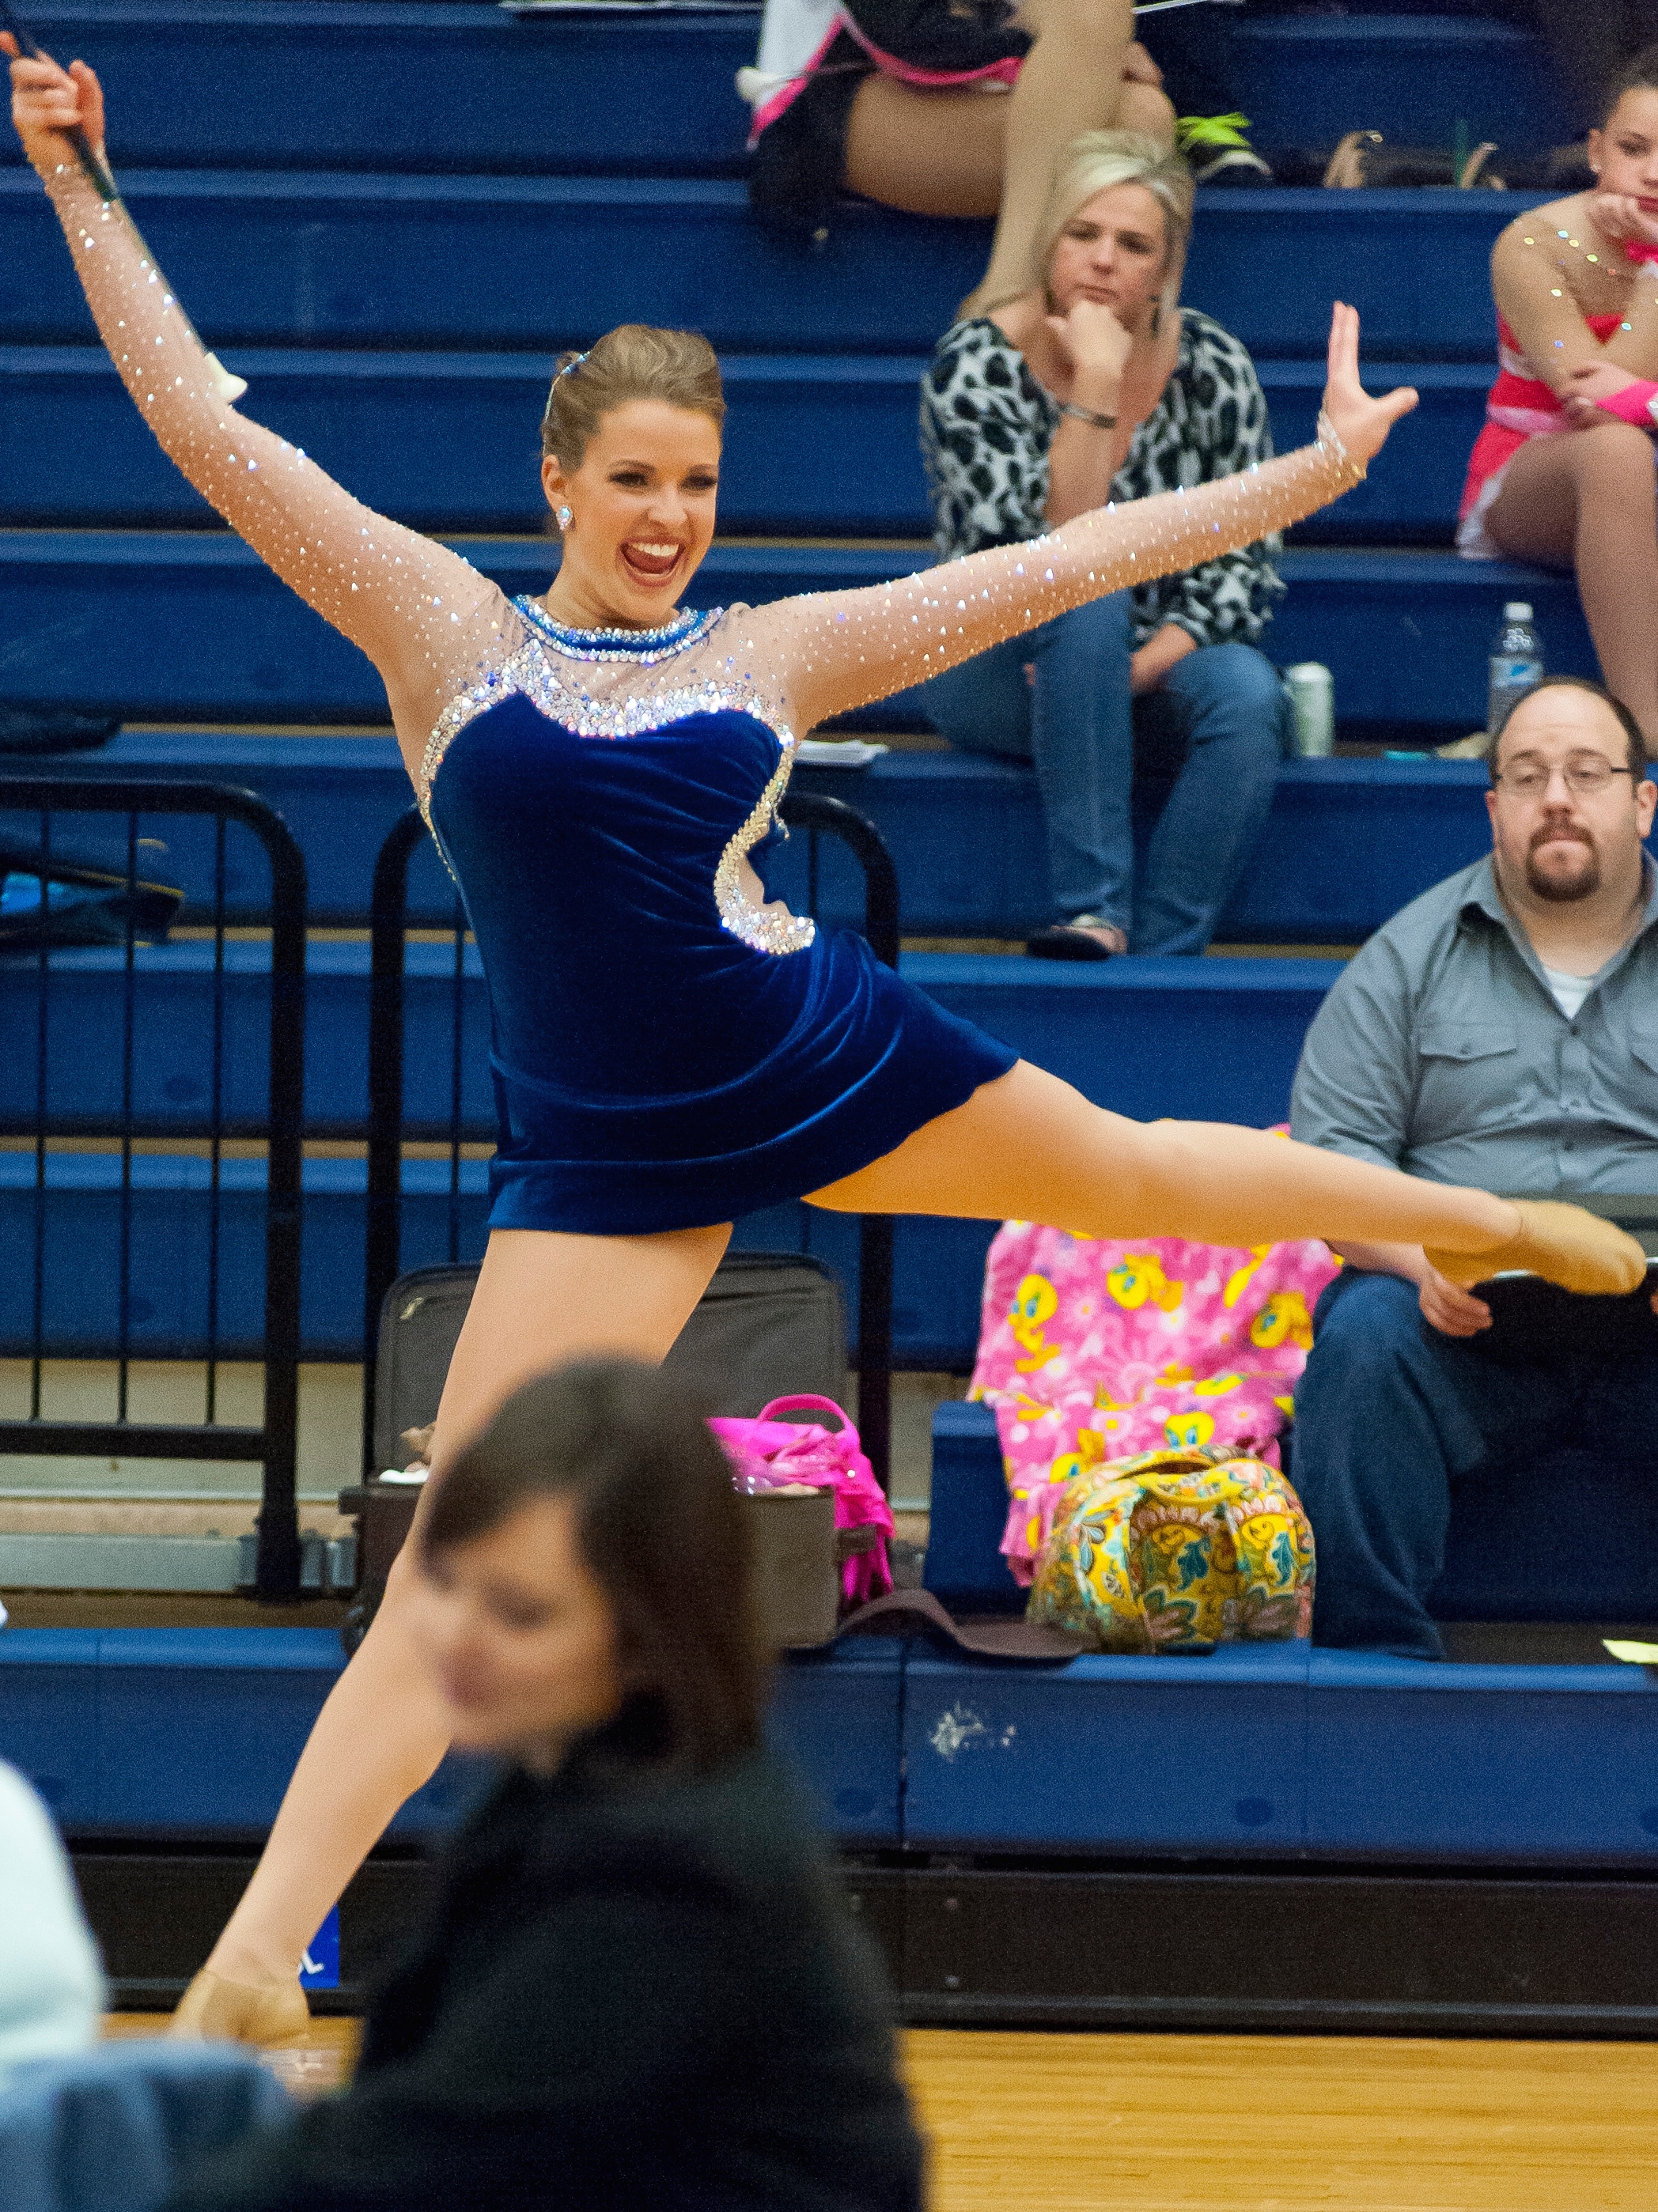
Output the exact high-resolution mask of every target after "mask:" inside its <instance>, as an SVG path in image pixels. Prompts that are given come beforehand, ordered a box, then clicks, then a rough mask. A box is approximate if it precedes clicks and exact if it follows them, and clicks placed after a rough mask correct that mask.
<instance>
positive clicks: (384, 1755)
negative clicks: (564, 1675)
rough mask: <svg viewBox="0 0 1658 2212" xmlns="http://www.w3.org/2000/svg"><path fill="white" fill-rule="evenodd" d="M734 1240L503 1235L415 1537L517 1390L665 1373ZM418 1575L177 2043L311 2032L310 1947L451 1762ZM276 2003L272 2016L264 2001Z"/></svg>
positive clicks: (330, 1731) (340, 1698)
mask: <svg viewBox="0 0 1658 2212" xmlns="http://www.w3.org/2000/svg"><path fill="white" fill-rule="evenodd" d="M730 1234H731V1231H730V1229H729V1227H728V1226H727V1227H723V1228H717V1229H695V1230H681V1231H674V1232H672V1233H669V1234H667V1235H663V1236H659V1237H571V1236H564V1235H557V1234H552V1233H549V1232H545V1231H525V1230H509V1231H501V1230H497V1231H496V1232H495V1234H494V1235H493V1236H492V1237H491V1238H490V1242H489V1249H488V1250H487V1252H486V1253H485V1259H484V1266H483V1270H482V1272H481V1273H480V1275H479V1282H478V1289H477V1291H476V1292H475V1293H474V1295H473V1297H472V1306H471V1309H470V1310H469V1311H468V1313H467V1316H466V1325H465V1327H464V1328H462V1330H461V1333H460V1341H459V1343H458V1344H457V1345H456V1346H455V1351H454V1359H453V1361H452V1362H451V1364H450V1367H449V1373H448V1381H447V1382H446V1383H445V1384H444V1388H443V1395H442V1402H441V1404H440V1406H439V1408H438V1414H437V1422H436V1429H435V1431H434V1433H433V1437H432V1455H431V1467H432V1472H431V1475H430V1478H429V1480H428V1481H427V1484H426V1486H425V1489H424V1492H423V1494H422V1497H421V1499H420V1503H419V1506H418V1509H417V1512H416V1526H417V1527H418V1526H419V1525H420V1523H421V1522H422V1520H423V1519H424V1515H425V1512H426V1510H427V1507H428V1502H429V1500H430V1498H431V1496H432V1494H433V1492H434V1491H435V1490H436V1486H437V1485H438V1484H439V1483H441V1481H442V1476H443V1471H444V1469H445V1468H447V1467H448V1466H451V1465H452V1464H453V1463H454V1459H455V1457H456V1455H457V1454H458V1453H459V1452H460V1449H462V1448H463V1447H464V1446H465V1445H466V1443H468V1442H469V1441H470V1440H471V1439H472V1437H475V1436H477V1435H478V1433H479V1431H480V1430H481V1429H483V1428H484V1427H485V1425H486V1424H487V1422H488V1421H489V1419H490V1417H491V1414H493V1413H495V1412H496V1411H497V1408H498V1407H500V1406H501V1405H503V1403H504V1401H506V1400H507V1399H508V1398H509V1397H510V1396H511V1395H512V1393H513V1392H514V1390H515V1389H517V1388H518V1386H519V1385H520V1384H521V1383H526V1382H527V1381H528V1380H529V1379H530V1378H531V1377H532V1376H535V1375H539V1374H542V1373H544V1372H546V1370H547V1369H549V1368H551V1367H555V1366H557V1365H558V1364H560V1363H561V1362H562V1361H564V1360H566V1359H570V1358H576V1357H579V1356H580V1355H581V1354H582V1353H584V1352H618V1353H629V1354H632V1355H633V1356H634V1357H636V1358H641V1359H651V1360H658V1359H661V1358H664V1357H665V1355H666V1354H667V1352H668V1351H669V1350H670V1348H671V1347H672V1346H673V1344H674V1340H675V1339H676V1338H677V1337H678V1335H679V1334H680V1330H681V1329H682V1328H684V1326H685V1324H686V1321H687V1320H688V1319H689V1318H690V1316H691V1314H692V1310H693V1309H694V1308H695V1306H696V1304H697V1301H698V1298H700V1297H701V1296H702V1294H703V1292H704V1290H705V1289H706V1288H707V1286H708V1283H709V1279H710V1277H711V1276H712V1274H713V1273H714V1270H715V1268H716V1267H717V1266H718V1264H719V1261H720V1255H721V1254H722V1252H723V1251H724V1249H725V1247H726V1244H727V1243H728V1239H729V1237H730ZM413 1572H414V1570H413V1567H412V1565H411V1562H410V1559H409V1554H408V1552H407V1550H406V1549H405V1553H403V1554H402V1555H401V1556H400V1557H399V1559H398V1560H397V1562H396V1564H395V1565H394V1566H393V1569H392V1572H391V1576H390V1578H389V1580H388V1582H387V1589H386V1595H385V1599H384V1601H383V1602H382V1604H381V1607H380V1610H379V1612H378V1613H377V1614H376V1615H375V1621H374V1625H373V1626H372V1627H371V1628H370V1629H369V1633H368V1635H367V1636H366V1637H365V1638H363V1644H362V1646H361V1648H360V1649H359V1650H358V1651H357V1654H356V1656H354V1657H353V1659H352V1661H351V1662H350V1666H349V1667H348V1668H346V1669H345V1672H344V1674H342V1675H341V1677H340V1679H339V1680H338V1682H337V1683H336V1684H335V1686H334V1688H333V1690H332V1692H330V1694H329V1697H328V1700H327V1702H326V1705H324V1706H323V1709H322V1711H321V1712H320V1714H319V1715H318V1717H317V1722H316V1726H315V1727H314V1729H312V1731H311V1735H310V1739H309V1741H308V1743H307V1744H306V1747H305V1749H304V1750H303V1752H302V1753H301V1754H300V1760H299V1764H298V1765H297V1766H296V1768H295V1770H294V1777H293V1779H292V1781H291V1782H290V1784H289V1785H288V1790H287V1793H286V1795H285V1796H284V1797H283V1802H282V1808H281V1810H280V1811H279V1812H278V1814H277V1819H276V1823H275V1826H273V1827H272V1829H271V1838H270V1841H269V1842H268V1844H266V1846H265V1852H264V1855H263V1857H261V1859H260V1861H259V1866H258V1867H257V1869H255V1871H254V1874H253V1880H252V1881H250V1882H249V1884H248V1886H247V1890H246V1891H245V1892H244V1893H243V1896H242V1899H241V1903H240V1904H239V1905H237V1907H236V1910H235V1913H234V1914H233V1915H232V1916H231V1918H230V1921H229V1924H228V1925H227V1926H226V1928H225V1930H224V1933H223V1934H222V1936H220V1938H219V1940H218V1942H217V1943H216V1945H215V1947H214V1949H213V1953H212V1955H211V1957H210V1959H209V1960H208V1973H209V1975H210V1977H215V1978H218V1979H217V1981H216V1982H214V1981H211V1980H210V1981H207V1982H200V1983H198V1984H195V1985H192V1994H191V1995H190V1996H187V1997H186V2003H185V2004H184V2005H181V2006H180V2013H179V2015H178V2017H177V2026H178V2027H179V2029H180V2031H181V2032H189V2033H203V2032H206V2033H217V2034H222V2035H230V2036H236V2035H239V2034H243V2033H247V2035H248V2036H249V2039H255V2038H257V2039H265V2038H266V2037H267V2036H268V2035H269V2034H270V2033H271V2032H272V2030H273V2029H274V2031H275V2032H277V2033H281V2032H283V2022H284V2021H286V2023H287V2027H288V2029H289V2032H291V2030H292V2029H293V2027H296V2026H299V2025H301V2024H302V2021H303V2017H304V2001H303V1999H302V1996H300V1994H299V1991H298V1989H297V1986H296V1975H297V1972H298V1969H299V1960H300V1956H301V1954H302V1950H303V1948H304V1947H305V1945H306V1944H307V1943H308V1942H309V1941H310V1940H311V1937H312V1936H313V1935H314V1933H315V1931H316V1929H317V1928H318V1927H319V1926H320V1924H321V1922H322V1920H323V1918H324V1917H325V1916H326V1913H327V1911H328V1908H329V1906H330V1905H332V1904H333V1902H334V1900H335V1899H337V1898H338V1895H339V1893H340V1892H341V1891H342V1890H343V1889H344V1887H345V1885H346V1883H347V1882H348V1881H350V1878H351V1876H352V1875H353V1874H354V1873H355V1872H356V1871H357V1868H358V1867H359V1866H360V1865H361V1863H362V1862H363V1858H364V1857H366V1856H367V1854H368V1852H369V1850H370V1848H371V1847H372V1846H373V1844H375V1842H376V1841H377V1840H378V1838H379V1837H380V1835H381V1832H382V1831H383V1829H384V1828H385V1826H386V1824H387V1821H388V1820H390V1819H391V1817H392V1815H393V1813H395V1812H396V1810H397V1808H398V1807H399V1805H401V1804H402V1803H403V1802H404V1800H405V1798H407V1797H409V1796H412V1794H413V1793H414V1791H415V1790H418V1788H419V1787H420V1785H421V1784H423V1783H424V1782H425V1781H427V1780H428V1779H429V1778H430V1776H431V1774H432V1772H433V1771H434V1769H435V1768H436V1765H437V1764H438V1762H439V1760H440V1759H442V1756H443V1753H444V1751H445V1750H446V1748H447V1747H448V1725H447V1721H446V1717H445V1713H444V1709H443V1706H442V1701H441V1699H440V1698H439V1696H438V1692H437V1689H436V1685H435V1684H434V1683H433V1682H432V1681H431V1680H430V1676H429V1675H428V1674H427V1673H426V1670H425V1668H424V1662H423V1660H422V1657H421V1655H420V1652H419V1650H418V1648H417V1646H416V1645H415V1644H414V1642H413V1640H412V1638H411V1635H410V1633H409V1629H408V1626H407V1612H408V1603H407V1601H408V1592H409V1587H410V1582H411V1576H412V1574H413ZM263 1998H268V1999H269V2001H268V2002H260V2001H261V1999H263Z"/></svg>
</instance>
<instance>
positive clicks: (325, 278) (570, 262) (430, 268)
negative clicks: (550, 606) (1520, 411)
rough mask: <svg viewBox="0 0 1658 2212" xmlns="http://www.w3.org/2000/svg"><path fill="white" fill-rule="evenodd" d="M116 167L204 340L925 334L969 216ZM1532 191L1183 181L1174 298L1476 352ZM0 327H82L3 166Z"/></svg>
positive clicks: (42, 336)
mask: <svg viewBox="0 0 1658 2212" xmlns="http://www.w3.org/2000/svg"><path fill="white" fill-rule="evenodd" d="M117 158H118V161H119V155H118V157H117ZM122 183H123V192H124V196H125V198H126V199H127V201H128V202H129V204H131V210H132V213H133V216H134V217H135V218H136V220H137V222H138V223H139V225H140V226H141V228H143V234H144V235H145V237H146V238H147V239H148V240H149V242H150V244H151V245H152V246H154V247H155V252H156V256H157V258H158V259H159V260H160V262H161V264H162V266H163V267H164V268H165V269H166V270H168V275H169V276H171V278H172V280H173V282H174V283H176V284H177V286H178V288H179V293H180V297H181V298H182V299H185V300H186V301H188V302H189V304H190V309H191V313H192V319H194V320H195V321H196V322H197V323H198V325H199V326H200V328H201V331H202V332H203V335H204V337H206V338H208V339H209V341H210V343H214V344H216V345H222V346H227V347H228V346H234V345H276V346H282V345H288V346H291V345H295V344H309V345H328V346H364V347H378V346H389V347H400V348H408V347H421V348H434V347H436V348H451V347H459V348H468V347H470V348H474V349H485V348H491V349H506V350H512V349H530V350H534V351H546V350H549V349H552V348H553V347H555V346H558V345H563V344H566V343H576V344H586V343H588V342H589V341H590V340H591V339H592V338H594V337H597V336H598V335H599V333H600V331H604V330H606V329H608V328H609V327H610V325H613V324H614V323H619V322H625V321H639V322H654V323H662V324H672V325H687V326H689V327H692V328H694V329H698V330H701V331H704V332H705V333H706V335H707V336H708V337H709V338H710V340H711V341H712V343H714V344H715V345H716V346H718V347H719V348H720V349H722V351H732V352H737V353H750V352H772V351H776V350H779V349H788V350H790V351H800V352H812V353H839V352H845V351H848V350H850V349H854V348H856V349H858V350H862V351H868V352H872V353H899V352H902V353H908V354H917V353H927V352H930V350H931V349H932V347H933V344H934V343H935V341H936V339H937V337H938V335H939V333H940V331H942V330H943V329H944V328H945V326H946V325H947V324H948V322H949V320H950V319H951V316H952V315H953V313H954V309H955V304H956V302H957V301H959V300H960V298H961V297H962V296H963V295H964V294H965V293H966V292H968V291H969V290H971V289H972V286H973V285H974V284H975V283H977V282H978V277H979V276H980V274H981V273H982V271H983V269H984V257H985V251H986V248H987V246H988V244H989V235H990V233H989V226H988V225H987V224H984V223H978V222H952V223H939V222H930V221H927V220H925V219H924V218H922V217H919V216H904V215H897V214H894V213H893V212H892V211H891V210H887V209H884V208H876V207H874V206H869V205H862V204H859V205H852V204H849V205H848V206H847V208H846V209H845V210H844V213H842V214H839V215H838V216H837V218H836V222H835V225H834V228H832V231H831V234H830V236H829V238H828V240H827V242H826V245H825V246H824V247H823V249H822V251H821V252H813V253H807V252H802V251H801V250H800V249H799V248H797V247H796V246H794V245H793V244H792V243H790V242H789V240H784V239H779V238H777V237H775V236H773V235H772V234H770V233H769V232H767V231H765V230H763V229H761V228H759V227H758V226H757V225H756V224H755V223H754V222H753V218H752V216H750V213H749V210H748V203H747V193H746V191H745V190H744V187H743V186H742V185H741V184H738V183H736V182H735V181H726V180H724V179H718V178H710V179H701V178H689V179H687V178H673V177H667V178H637V177H566V176H552V177H512V178H497V177H480V176H443V177H409V176H403V175H383V176H357V175H353V174H350V173H345V172H343V171H342V172H338V173H330V174H323V173H278V172H275V171H255V170H237V171H214V170H189V169H186V170H176V171H173V170H161V169H136V170H128V171H127V172H125V174H124V177H123V180H122ZM1539 197H1541V196H1540V195H1539V194H1537V193H1534V192H1533V193H1526V192H1480V191H1467V192H1458V191H1448V190H1446V191H1437V190H1435V191H1365V192H1363V193H1362V194H1360V193H1356V192H1342V191H1319V190H1317V189H1315V188H1294V187H1286V188H1276V187H1274V188H1265V189H1262V190H1260V191H1235V190H1234V191H1212V192H1209V193H1204V194H1200V195H1199V203H1198V219H1197V228H1196V231H1195V233H1194V235H1193V240H1192V251H1191V254H1190V256H1189V258H1188V260H1187V263H1186V283H1185V289H1184V296H1185V298H1186V299H1187V300H1188V301H1191V302H1192V305H1193V306H1200V307H1203V308H1204V310H1205V311H1206V312H1207V313H1210V314H1212V315H1214V316H1216V318H1218V319H1219V320H1220V321H1221V322H1222V323H1224V324H1225V325H1226V326H1227V328H1228V330H1230V331H1233V332H1234V334H1235V335H1236V336H1237V337H1240V338H1241V339H1242V340H1243V342H1244V343H1245V344H1246V345H1247V346H1248V347H1249V349H1250V350H1251V352H1252V353H1254V354H1256V355H1259V356H1260V357H1261V358H1262V359H1274V358H1279V357H1283V358H1287V359H1295V358H1297V357H1300V358H1307V359H1313V360H1317V359H1319V358H1320V356H1322V355H1323V352H1324V349H1325V343H1326V338H1327V336H1328V333H1329V326H1330V302H1331V301H1332V299H1347V300H1349V301H1351V302H1352V303H1353V304H1354V305H1355V306H1356V307H1358V309H1359V311H1360V313H1361V314H1362V316H1363V318H1364V343H1365V346H1366V349H1367V351H1368V354H1369V356H1371V357H1373V358H1375V359H1377V360H1382V361H1390V360H1398V359H1401V358H1411V359H1419V360H1424V361H1467V360H1486V359H1489V358H1490V355H1491V352H1492V349H1493V347H1494V345H1495V342H1496V340H1495V331H1496V325H1495V319H1494V317H1493V314H1492V311H1491V303H1490V285H1489V282H1488V278H1487V272H1486V263H1487V259H1488V258H1489V256H1490V249H1491V245H1492V242H1493V241H1494V240H1495V239H1496V234H1497V233H1498V231H1499V230H1501V229H1502V228H1503V225H1504V224H1505V223H1507V222H1510V221H1512V219H1513V218H1514V217H1515V216H1516V215H1518V214H1519V213H1520V212H1521V210H1522V209H1524V208H1527V207H1531V206H1535V205H1536V204H1537V203H1538V201H1539ZM1356 203H1362V204H1356ZM668 240H672V243H671V244H669V243H667V241H668ZM0 263H3V264H4V265H6V266H7V267H8V268H9V270H11V272H12V282H11V283H9V285H8V286H7V288H6V290H5V291H4V293H3V294H0V343H5V344H8V345H19V344H31V345H76V344H84V343H88V341H89V339H90V338H91V336H92V325H91V319H90V317H89V315H88V312H87V307H86V304H85V301H83V300H82V296H81V291H80V287H79V285H78V284H77V283H76V278H75V273H74V270H73V269H72V268H71V267H70V263H69V259H68V257H67V255H66V254H65V252H64V245H63V239H62V235H61V234H60V232H59V230H58V224H57V221H56V219H55V217H54V216H52V211H51V210H50V208H49V207H48V205H47V204H46V199H45V196H44V195H43V194H42V192H41V190H40V185H39V184H38V183H37V181H36V180H35V179H34V177H33V176H32V175H30V174H29V173H27V171H25V170H21V169H6V170H0Z"/></svg>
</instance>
